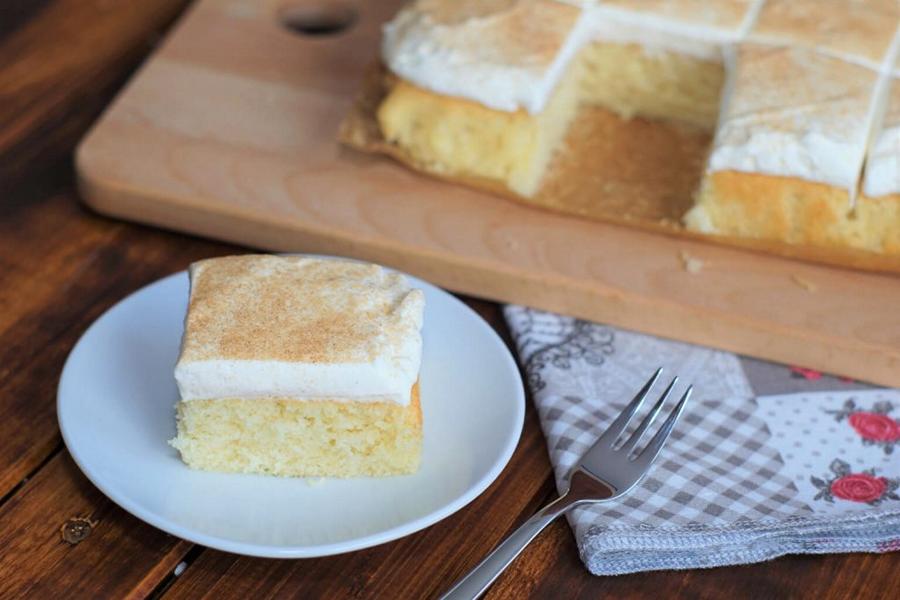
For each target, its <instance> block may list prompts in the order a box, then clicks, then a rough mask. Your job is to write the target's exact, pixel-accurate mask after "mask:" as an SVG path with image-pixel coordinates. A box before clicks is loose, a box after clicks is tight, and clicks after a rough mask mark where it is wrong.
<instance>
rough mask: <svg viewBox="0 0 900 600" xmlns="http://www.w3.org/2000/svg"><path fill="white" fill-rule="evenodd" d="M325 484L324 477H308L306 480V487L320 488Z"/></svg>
mask: <svg viewBox="0 0 900 600" xmlns="http://www.w3.org/2000/svg"><path fill="white" fill-rule="evenodd" d="M323 483H325V478H324V477H307V478H306V485H308V486H309V487H318V486H320V485H322V484H323Z"/></svg>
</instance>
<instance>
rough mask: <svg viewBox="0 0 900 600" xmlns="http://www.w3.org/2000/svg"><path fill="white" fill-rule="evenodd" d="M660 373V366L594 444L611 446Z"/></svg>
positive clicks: (626, 425)
mask: <svg viewBox="0 0 900 600" xmlns="http://www.w3.org/2000/svg"><path fill="white" fill-rule="evenodd" d="M660 373H662V367H660V368H658V369H657V370H656V373H654V374H653V376H652V377H651V378H650V379H649V380H647V383H645V384H644V387H642V388H641V391H639V392H638V393H637V395H636V396H635V397H634V400H632V401H631V402H630V403H629V404H628V406H626V407H625V408H624V409H623V410H622V412H621V413H619V416H618V417H617V418H616V420H615V421H613V422H612V425H610V426H609V427H608V428H607V430H606V431H605V432H603V435H601V436H600V437H599V438H598V439H597V441H596V442H595V444H594V445H595V446H598V445H600V443H601V442H603V443H607V444H608V445H609V446H612V445H613V444H615V443H616V440H617V439H619V436H620V435H621V434H622V432H623V431H625V428H626V427H628V422H629V421H630V420H631V417H633V416H634V413H636V412H637V410H638V409H639V408H640V407H641V404H643V402H644V398H646V397H647V394H648V393H649V392H650V388H652V387H653V384H654V383H656V380H657V379H659V375H660Z"/></svg>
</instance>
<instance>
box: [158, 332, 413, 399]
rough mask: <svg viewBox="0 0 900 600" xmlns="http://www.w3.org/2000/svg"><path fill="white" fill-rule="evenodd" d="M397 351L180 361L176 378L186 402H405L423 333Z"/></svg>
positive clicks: (410, 386)
mask: <svg viewBox="0 0 900 600" xmlns="http://www.w3.org/2000/svg"><path fill="white" fill-rule="evenodd" d="M398 350H399V353H400V354H399V355H398V356H395V357H392V358H390V359H389V358H385V357H379V358H376V359H375V360H374V361H372V362H368V363H343V364H309V363H292V362H283V361H266V360H203V361H197V362H189V363H184V364H179V365H178V366H177V367H176V369H175V381H176V382H177V383H178V390H179V391H180V392H181V399H182V400H184V401H189V400H205V399H221V398H272V397H275V398H290V399H296V400H309V399H316V400H331V401H343V402H349V401H354V402H393V403H396V404H400V405H403V406H406V405H408V404H409V401H410V391H411V389H412V386H413V384H414V383H415V382H416V378H417V377H418V375H419V357H420V356H421V353H422V340H421V336H418V335H417V336H415V339H409V340H406V342H405V343H404V344H403V347H401V348H398Z"/></svg>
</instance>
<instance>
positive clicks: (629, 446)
mask: <svg viewBox="0 0 900 600" xmlns="http://www.w3.org/2000/svg"><path fill="white" fill-rule="evenodd" d="M676 383H678V377H675V378H673V379H672V383H670V384H669V387H667V388H666V391H664V392H663V394H662V396H660V397H659V400H657V401H656V404H654V405H653V408H652V409H651V410H650V413H649V414H648V415H647V416H646V417H644V420H643V421H642V422H641V424H640V426H639V427H638V428H637V429H636V430H635V432H634V433H632V434H631V437H630V438H628V440H627V441H626V442H625V443H624V444H622V447H621V448H619V450H620V451H622V452H624V453H625V454H630V453H631V451H632V450H634V447H635V446H637V443H638V441H640V439H641V436H642V435H644V432H645V431H647V429H649V428H650V426H651V425H653V421H655V420H656V415H658V414H659V411H660V410H662V407H663V404H665V403H666V400H667V399H668V398H669V394H670V393H671V392H672V388H673V387H675V384H676Z"/></svg>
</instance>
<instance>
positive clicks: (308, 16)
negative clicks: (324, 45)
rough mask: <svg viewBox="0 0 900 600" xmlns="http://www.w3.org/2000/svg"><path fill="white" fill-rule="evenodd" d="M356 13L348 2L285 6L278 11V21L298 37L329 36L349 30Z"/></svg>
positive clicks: (321, 1)
mask: <svg viewBox="0 0 900 600" xmlns="http://www.w3.org/2000/svg"><path fill="white" fill-rule="evenodd" d="M357 16H358V12H357V10H356V7H355V6H354V5H353V4H351V3H349V2H334V1H331V2H328V1H326V0H319V1H317V2H310V3H303V4H296V5H291V6H285V7H284V8H282V9H281V10H279V11H278V20H279V21H281V24H282V25H283V26H284V27H286V28H287V29H289V30H290V31H292V32H294V33H297V34H299V35H308V36H316V37H319V36H329V35H337V34H339V33H341V32H343V31H346V30H347V29H349V28H350V27H351V26H353V24H354V23H355V22H356V18H357Z"/></svg>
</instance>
